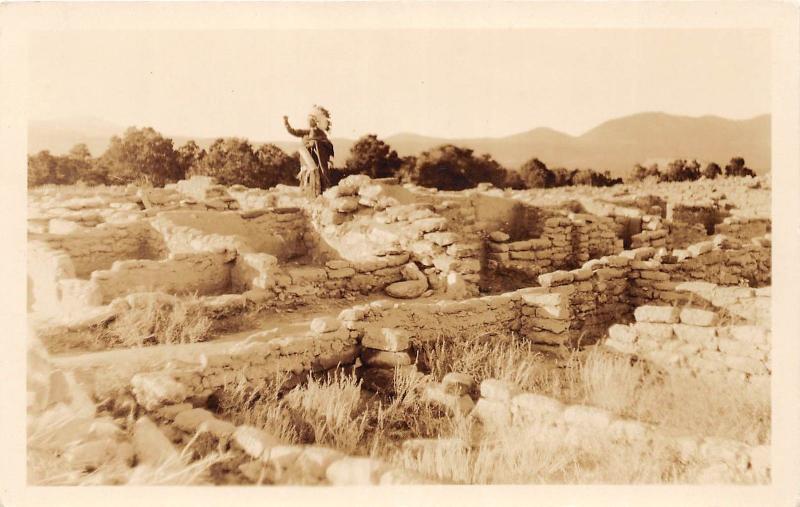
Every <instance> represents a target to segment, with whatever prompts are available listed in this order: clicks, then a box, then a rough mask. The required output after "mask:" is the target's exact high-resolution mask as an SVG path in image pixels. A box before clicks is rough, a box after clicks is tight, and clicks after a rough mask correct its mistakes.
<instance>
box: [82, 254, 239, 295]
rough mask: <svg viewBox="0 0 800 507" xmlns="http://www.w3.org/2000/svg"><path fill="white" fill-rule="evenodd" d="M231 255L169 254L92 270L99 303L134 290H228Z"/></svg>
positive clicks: (183, 292) (119, 262)
mask: <svg viewBox="0 0 800 507" xmlns="http://www.w3.org/2000/svg"><path fill="white" fill-rule="evenodd" d="M231 260H232V256H231V255H228V254H224V253H191V254H171V255H170V257H169V258H168V259H165V260H160V261H153V260H141V259H139V260H127V261H117V262H115V263H114V265H113V266H112V267H111V269H107V270H98V271H95V272H93V273H92V275H91V283H92V284H93V285H94V286H95V287H96V288H97V289H96V290H98V291H99V293H100V294H101V296H100V304H108V303H110V302H111V301H112V300H113V299H115V298H117V297H120V296H124V295H127V294H131V293H135V292H164V293H166V294H198V295H211V294H222V293H225V292H229V291H230V287H231V267H232V266H231V262H230V261H231Z"/></svg>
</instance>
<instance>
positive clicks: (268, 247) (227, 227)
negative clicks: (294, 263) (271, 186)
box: [152, 208, 308, 261]
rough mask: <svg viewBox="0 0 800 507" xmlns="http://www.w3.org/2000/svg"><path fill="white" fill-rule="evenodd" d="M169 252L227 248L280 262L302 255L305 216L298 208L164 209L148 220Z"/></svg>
mask: <svg viewBox="0 0 800 507" xmlns="http://www.w3.org/2000/svg"><path fill="white" fill-rule="evenodd" d="M152 224H153V227H154V228H155V230H157V231H158V232H159V233H160V234H161V235H162V236H163V238H164V241H165V243H166V245H167V248H169V251H170V252H174V253H187V252H202V251H213V250H217V249H222V248H225V249H228V250H230V251H234V252H243V253H244V252H260V253H267V254H270V255H274V256H275V257H277V258H278V259H280V260H281V261H285V260H288V259H292V258H295V257H300V256H303V255H305V254H306V253H307V249H308V246H307V244H306V242H305V239H304V236H305V233H306V229H307V219H306V218H305V216H304V214H303V212H302V210H300V209H298V208H270V209H262V210H258V211H250V212H237V211H219V212H218V211H167V212H162V213H159V214H158V215H157V216H156V217H155V218H153V219H152Z"/></svg>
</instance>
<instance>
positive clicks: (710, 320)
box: [680, 308, 719, 326]
mask: <svg viewBox="0 0 800 507" xmlns="http://www.w3.org/2000/svg"><path fill="white" fill-rule="evenodd" d="M680 317H681V322H682V323H683V324H690V325H693V326H714V325H716V323H717V321H718V320H719V317H718V315H717V314H716V313H714V312H710V311H708V310H701V309H698V308H684V309H683V310H681V315H680Z"/></svg>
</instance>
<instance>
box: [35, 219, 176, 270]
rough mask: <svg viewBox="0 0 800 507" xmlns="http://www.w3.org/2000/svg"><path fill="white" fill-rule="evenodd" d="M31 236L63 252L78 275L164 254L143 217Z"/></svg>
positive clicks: (159, 242) (162, 248) (155, 257)
mask: <svg viewBox="0 0 800 507" xmlns="http://www.w3.org/2000/svg"><path fill="white" fill-rule="evenodd" d="M33 239H34V240H36V241H40V242H43V243H46V244H47V245H48V247H49V248H50V249H52V250H61V251H63V252H65V253H66V254H67V255H68V256H69V257H70V260H71V261H72V264H73V267H74V269H75V276H76V277H78V278H88V276H89V275H90V274H91V273H92V271H95V270H98V269H108V268H110V267H111V265H112V264H113V263H114V262H116V261H118V260H127V259H157V258H161V257H163V256H164V255H165V254H166V249H165V248H164V244H163V241H162V240H161V238H160V236H159V235H158V233H157V231H156V230H155V229H153V228H152V227H151V226H150V224H149V223H148V222H147V221H145V220H142V221H137V222H132V223H126V224H100V225H98V226H97V227H94V228H91V229H85V230H81V231H78V232H73V233H70V234H37V235H34V237H33Z"/></svg>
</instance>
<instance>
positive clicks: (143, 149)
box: [96, 127, 184, 186]
mask: <svg viewBox="0 0 800 507" xmlns="http://www.w3.org/2000/svg"><path fill="white" fill-rule="evenodd" d="M96 172H98V173H99V174H106V175H108V178H109V179H110V180H111V181H112V182H113V183H117V184H119V183H131V182H135V181H141V180H142V179H145V180H148V181H150V182H151V183H152V184H153V185H155V186H163V185H164V184H165V183H170V182H174V181H177V180H179V179H182V178H183V177H184V171H183V168H182V167H181V165H180V162H179V160H178V154H177V152H176V151H175V150H174V149H173V146H172V139H169V138H165V137H164V136H162V135H161V134H159V133H158V132H156V131H155V130H153V129H152V128H150V127H145V128H141V129H137V128H135V127H131V128H129V129H127V130H126V131H125V133H124V134H123V136H122V137H121V138H120V137H118V136H114V137H112V138H111V144H110V145H109V147H108V149H107V150H106V151H105V153H103V155H102V156H100V158H99V159H98V160H97V171H96Z"/></svg>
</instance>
